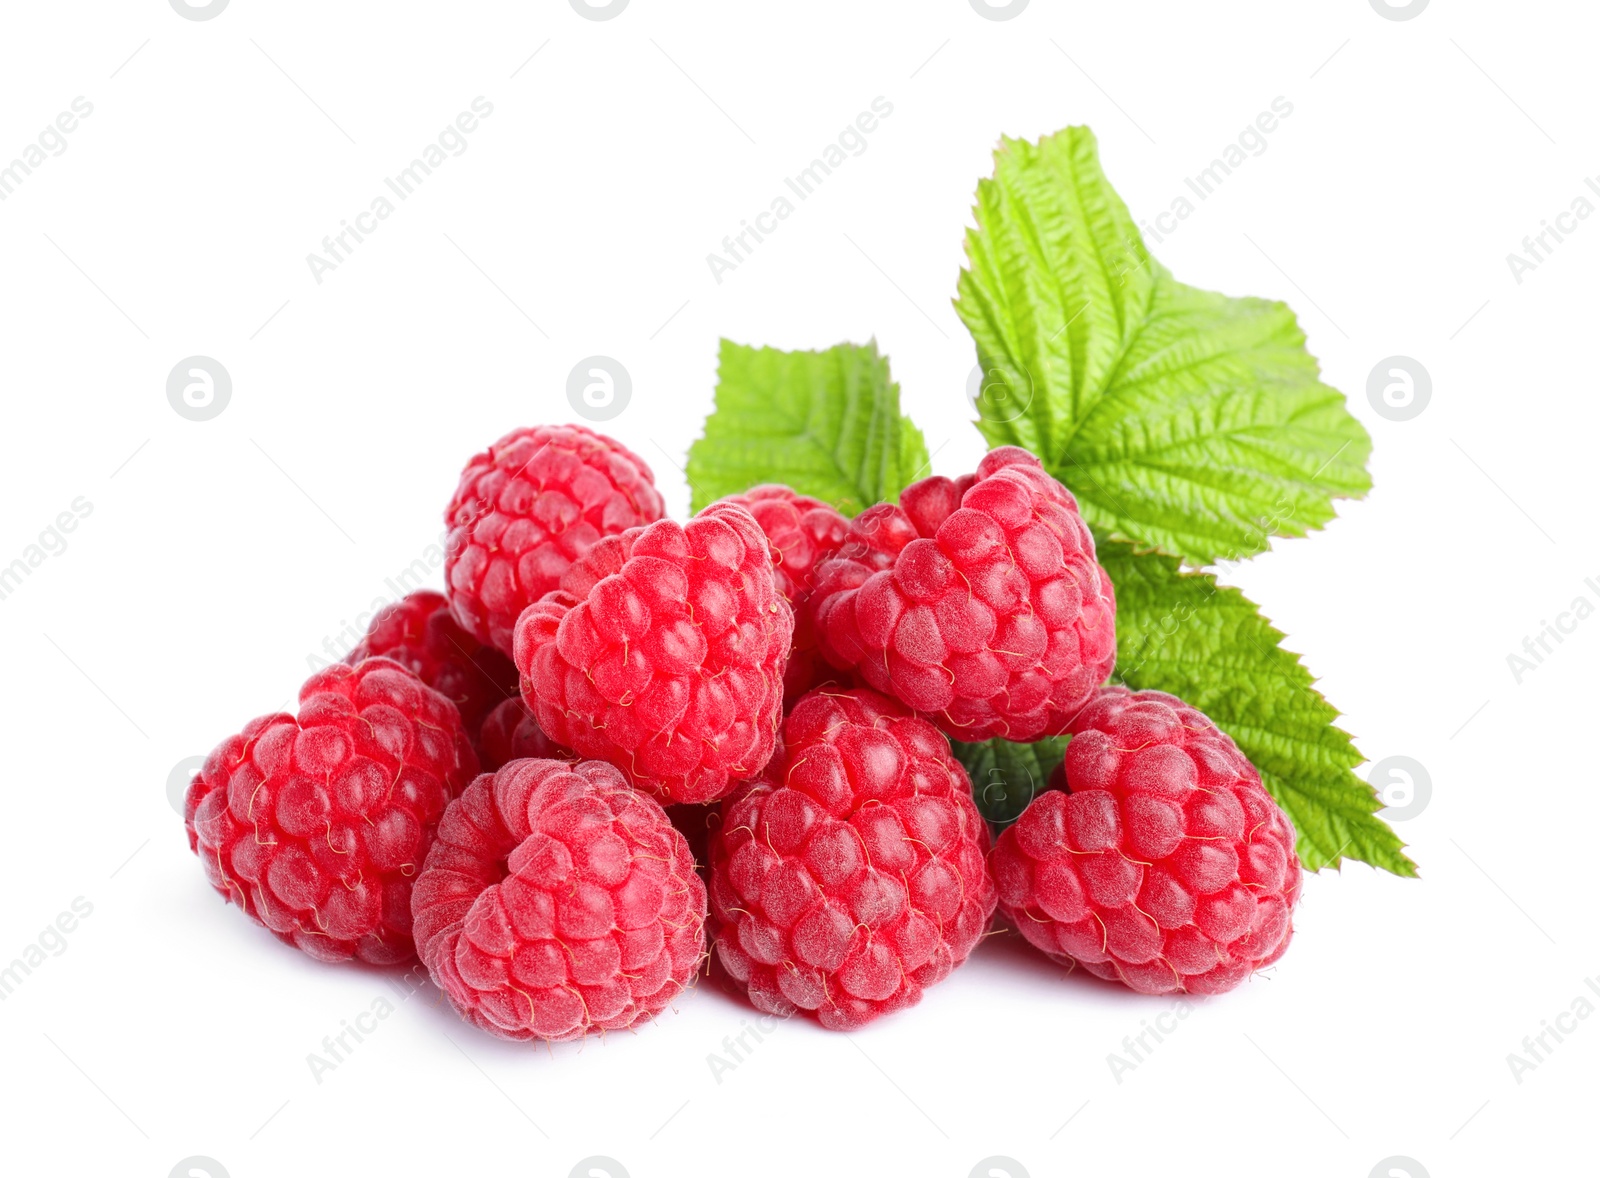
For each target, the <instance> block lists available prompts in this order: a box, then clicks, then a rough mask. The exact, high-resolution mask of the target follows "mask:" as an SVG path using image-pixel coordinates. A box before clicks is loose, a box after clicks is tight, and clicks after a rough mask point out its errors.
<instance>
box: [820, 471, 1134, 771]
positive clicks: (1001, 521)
mask: <svg viewBox="0 0 1600 1178" xmlns="http://www.w3.org/2000/svg"><path fill="white" fill-rule="evenodd" d="M811 608H812V613H813V616H814V618H815V623H816V628H817V634H818V636H819V645H820V647H821V650H822V653H823V655H824V657H826V658H827V660H828V661H829V662H830V663H832V664H833V665H834V666H835V667H838V668H840V669H842V670H853V671H854V672H855V673H856V674H857V675H859V676H860V678H861V679H863V680H865V681H866V683H867V684H869V685H870V686H872V687H874V688H876V689H878V690H879V691H883V692H887V693H888V694H890V695H893V696H895V697H896V698H897V699H899V700H900V701H901V702H902V703H904V704H906V705H907V706H908V707H911V708H914V709H916V710H917V711H919V712H922V713H923V714H925V715H927V716H928V717H930V718H931V719H932V720H933V721H934V723H936V724H938V725H939V727H940V728H942V729H943V730H944V731H945V732H946V733H948V734H949V735H951V736H953V737H955V738H957V739H959V740H967V741H977V740H987V739H989V738H990V737H994V736H1003V737H1005V738H1006V739H1008V740H1013V741H1023V742H1026V741H1033V740H1037V739H1039V738H1040V737H1042V736H1051V735H1057V734H1059V733H1061V732H1063V731H1065V729H1066V723H1067V721H1068V720H1069V719H1071V717H1072V715H1073V714H1074V713H1075V712H1076V711H1077V710H1078V709H1079V708H1080V707H1082V706H1083V705H1084V704H1085V703H1086V702H1087V701H1088V700H1089V698H1090V697H1091V696H1092V695H1093V693H1094V691H1095V689H1096V688H1098V687H1099V686H1100V685H1101V684H1102V683H1104V682H1105V680H1106V677H1107V676H1108V675H1109V674H1110V673H1111V667H1112V664H1113V663H1114V662H1115V660H1116V631H1115V621H1116V600H1115V598H1114V597H1113V596H1112V591H1111V580H1110V578H1109V577H1107V576H1106V573H1105V570H1104V569H1102V568H1101V567H1100V566H1099V565H1098V564H1097V563H1096V562H1095V552H1094V538H1093V536H1091V535H1090V533H1089V528H1088V526H1087V525H1086V524H1085V523H1084V522H1083V519H1082V517H1080V516H1079V515H1078V506H1077V502H1076V500H1074V499H1073V497H1072V495H1071V494H1070V493H1069V492H1068V491H1067V489H1066V488H1065V487H1063V486H1062V485H1061V484H1060V483H1058V482H1056V480H1055V479H1053V478H1051V477H1050V476H1049V475H1048V474H1046V473H1045V471H1044V468H1043V467H1041V466H1040V465H1039V460H1038V459H1037V458H1035V457H1034V456H1033V455H1032V454H1029V453H1028V452H1027V451H1026V450H1021V449H1018V448H1017V447H1015V446H1002V447H1001V448H1000V449H998V450H993V451H991V452H990V453H989V454H988V455H986V456H985V457H984V459H983V461H982V462H981V463H979V464H978V473H977V474H976V475H974V476H971V477H970V478H963V479H956V480H952V479H947V478H940V477H934V478H927V479H923V480H922V481H921V482H918V483H913V484H912V485H911V486H909V487H907V488H906V489H905V491H904V492H902V493H901V496H900V503H899V505H898V506H896V505H894V504H888V503H880V504H879V505H878V506H876V507H873V508H869V509H868V510H867V511H865V512H863V513H862V514H861V515H859V516H857V517H856V518H855V520H854V521H852V523H851V525H850V536H849V539H847V540H846V541H845V543H844V546H843V547H842V548H841V549H840V550H839V552H838V554H837V555H836V556H835V557H833V558H832V559H830V560H827V561H825V562H823V564H822V567H821V568H820V569H819V570H818V572H817V588H816V590H815V592H814V593H813V594H812V597H811Z"/></svg>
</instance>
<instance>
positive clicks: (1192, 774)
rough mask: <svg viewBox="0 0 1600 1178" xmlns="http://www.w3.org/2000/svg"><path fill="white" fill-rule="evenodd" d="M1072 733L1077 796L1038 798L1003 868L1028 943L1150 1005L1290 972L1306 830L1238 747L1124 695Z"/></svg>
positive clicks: (1069, 770)
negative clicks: (1297, 830)
mask: <svg viewBox="0 0 1600 1178" xmlns="http://www.w3.org/2000/svg"><path fill="white" fill-rule="evenodd" d="M1072 733H1073V736H1072V740H1071V742H1070V743H1069V744H1068V745H1067V756H1066V782H1067V790H1068V792H1065V793H1063V792H1061V791H1060V790H1049V791H1048V792H1046V793H1043V794H1040V795H1039V796H1038V797H1037V798H1035V799H1034V800H1033V801H1032V802H1031V803H1030V804H1029V805H1028V808H1027V809H1026V810H1024V811H1023V813H1022V817H1021V818H1019V819H1017V821H1016V824H1015V825H1013V826H1011V827H1010V828H1008V829H1007V830H1006V832H1005V833H1004V834H1002V835H1001V836H1000V841H999V843H998V844H997V845H996V847H995V849H994V854H993V855H992V856H991V857H990V863H991V866H992V867H993V868H994V875H995V880H996V881H997V883H998V884H999V888H1000V906H1001V908H1002V909H1003V910H1004V911H1005V913H1006V915H1007V916H1008V917H1010V918H1011V920H1012V922H1013V923H1014V924H1016V926H1017V928H1018V929H1019V930H1020V931H1021V932H1022V935H1023V936H1025V937H1026V938H1027V939H1028V940H1029V941H1031V942H1032V943H1033V944H1034V945H1036V946H1037V947H1038V948H1040V949H1042V950H1043V951H1044V952H1045V953H1046V954H1048V955H1049V956H1050V957H1052V958H1054V959H1055V960H1057V961H1060V962H1063V963H1066V964H1071V963H1072V962H1074V961H1076V962H1080V963H1081V964H1082V965H1083V966H1084V968H1085V969H1087V970H1088V971H1089V972H1090V973H1092V974H1094V975H1095V976H1096V977H1100V978H1105V979H1107V980H1108V981H1120V982H1122V983H1123V984H1124V985H1126V986H1129V987H1131V988H1132V989H1135V990H1138V991H1139V992H1140V993H1144V994H1167V993H1172V992H1174V991H1183V992H1186V993H1190V994H1219V993H1221V992H1222V991H1224V990H1230V989H1232V988H1233V987H1234V986H1237V985H1238V984H1239V983H1240V982H1242V981H1243V980H1244V979H1245V978H1246V977H1248V976H1249V975H1250V974H1251V972H1252V971H1254V970H1257V969H1261V968H1262V967H1264V966H1268V965H1271V964H1272V963H1273V962H1274V961H1276V960H1278V958H1279V957H1280V956H1282V955H1283V951H1284V950H1285V949H1287V948H1288V947H1289V937H1290V935H1291V933H1292V932H1293V928H1292V926H1291V923H1290V914H1291V912H1292V911H1293V909H1294V904H1295V901H1296V900H1297V899H1298V898H1299V895H1300V861H1299V860H1298V859H1297V858H1295V851H1294V827H1293V825H1292V824H1291V823H1290V822H1289V816H1288V815H1287V814H1285V813H1284V812H1283V811H1282V810H1281V809H1279V807H1278V804H1277V803H1276V802H1274V801H1273V800H1272V796H1271V795H1270V794H1268V793H1267V791H1266V789H1265V788H1264V787H1263V786H1262V784H1261V776H1260V774H1258V773H1257V772H1256V770H1255V766H1253V765H1251V764H1250V762H1249V761H1247V760H1246V759H1245V757H1244V754H1243V753H1241V752H1240V751H1239V749H1238V746H1236V745H1235V744H1234V743H1233V741H1232V740H1230V739H1229V738H1228V737H1227V736H1226V735H1225V734H1224V733H1223V732H1221V731H1220V730H1219V729H1218V728H1217V726H1216V725H1215V724H1213V723H1212V722H1211V721H1210V720H1208V719H1207V718H1206V717H1205V716H1204V715H1203V714H1201V713H1200V712H1198V711H1196V710H1195V709H1194V708H1192V707H1190V706H1189V705H1188V704H1186V703H1184V702H1183V701H1182V700H1180V699H1177V698H1176V697H1174V696H1170V695H1167V694H1165V693H1163V692H1159V691H1139V692H1131V691H1129V690H1128V689H1127V688H1125V687H1114V688H1107V689H1106V690H1105V691H1104V692H1102V693H1101V695H1100V696H1099V698H1098V699H1097V700H1095V701H1094V702H1093V703H1091V704H1090V705H1089V706H1088V707H1086V708H1085V709H1084V710H1083V711H1082V712H1080V713H1079V714H1078V717H1077V718H1076V719H1075V720H1074V721H1073V723H1072Z"/></svg>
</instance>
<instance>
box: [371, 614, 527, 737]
mask: <svg viewBox="0 0 1600 1178" xmlns="http://www.w3.org/2000/svg"><path fill="white" fill-rule="evenodd" d="M374 655H380V656H382V657H384V658H390V659H393V660H394V661H395V662H397V663H399V664H400V665H401V666H403V667H405V668H406V669H407V670H408V671H410V672H411V673H412V674H414V675H416V676H417V678H419V679H421V680H422V681H423V682H424V683H426V684H427V685H428V686H429V687H431V688H433V689H434V690H435V691H437V692H438V693H439V694H440V695H442V696H444V697H445V698H446V699H447V700H449V701H450V702H451V703H453V704H455V705H456V709H457V710H458V711H459V712H460V713H461V723H462V725H463V726H464V727H465V728H466V730H467V732H468V734H469V735H472V734H476V733H477V731H478V729H479V727H480V726H481V725H482V724H483V718H484V717H485V716H487V715H488V714H489V712H490V711H491V710H492V709H493V708H494V707H495V705H496V704H498V703H499V702H500V701H501V700H503V699H508V698H510V697H513V696H515V695H516V694H517V668H516V665H515V664H513V663H512V661H511V660H510V659H508V658H506V656H505V655H503V654H501V653H500V652H499V651H498V650H496V649H494V647H492V646H485V645H484V644H483V643H481V642H479V641H478V640H477V639H476V638H474V637H473V636H472V635H471V634H468V633H467V632H466V631H465V630H463V629H462V628H461V627H460V626H458V625H457V624H456V621H455V619H454V618H453V617H451V616H450V603H449V602H447V601H446V600H445V598H444V594H442V593H434V592H432V591H431V590H422V591H420V592H417V593H412V594H410V595H409V596H407V597H405V598H403V599H401V600H400V601H398V602H396V603H395V604H393V605H389V606H385V607H384V608H383V609H381V610H379V611H378V613H377V614H376V616H374V617H373V619H372V625H370V626H368V627H367V633H366V636H365V637H363V638H362V639H361V641H360V642H358V643H356V645H355V648H354V649H353V650H351V652H350V653H349V654H348V655H346V656H345V658H344V661H345V662H347V663H349V664H350V665H351V666H352V667H353V666H355V665H356V664H357V663H359V662H360V661H361V660H362V659H365V658H371V657H373V656H374ZM480 752H481V750H480Z"/></svg>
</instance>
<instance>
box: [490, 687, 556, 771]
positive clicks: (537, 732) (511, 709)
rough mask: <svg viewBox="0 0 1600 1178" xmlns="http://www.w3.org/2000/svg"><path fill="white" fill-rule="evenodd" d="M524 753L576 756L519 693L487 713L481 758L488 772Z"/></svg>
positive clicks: (546, 757)
mask: <svg viewBox="0 0 1600 1178" xmlns="http://www.w3.org/2000/svg"><path fill="white" fill-rule="evenodd" d="M524 757H537V758H539V759H541V760H555V761H560V760H571V759H572V758H571V754H570V753H568V752H567V751H566V750H565V749H564V748H562V747H561V746H560V745H558V744H557V743H556V742H555V741H553V740H551V739H550V738H549V737H548V736H546V735H545V734H544V730H543V729H541V728H540V727H539V722H538V721H537V720H535V719H534V718H533V713H532V712H530V711H528V705H527V704H526V703H525V702H523V699H522V697H521V696H520V695H519V696H516V697H515V698H513V699H508V700H506V701H505V702H504V703H502V704H500V705H499V706H498V707H497V708H495V710H494V711H492V712H490V713H489V715H488V716H487V717H485V719H484V721H483V727H482V728H481V729H480V730H479V732H478V759H479V761H481V762H482V764H483V771H484V772H485V773H493V772H494V771H495V770H496V769H499V768H501V767H502V766H504V765H508V764H510V763H511V762H512V761H518V760H521V759H523V758H524Z"/></svg>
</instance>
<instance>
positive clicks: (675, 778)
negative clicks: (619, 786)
mask: <svg viewBox="0 0 1600 1178" xmlns="http://www.w3.org/2000/svg"><path fill="white" fill-rule="evenodd" d="M793 627H794V618H793V614H792V613H791V612H790V610H789V606H788V604H787V603H786V602H785V601H784V600H783V597H782V596H781V595H780V594H779V593H778V590H777V585H776V583H775V581H774V579H773V573H772V558H771V555H770V553H769V549H768V545H767V538H766V536H764V535H763V534H762V532H761V529H760V527H759V526H757V524H756V521H755V520H754V519H752V518H751V516H750V513H749V512H747V511H745V510H744V509H743V508H742V507H735V506H733V505H732V504H729V503H713V504H712V505H711V506H710V507H708V508H706V509H705V510H704V511H702V512H701V513H700V514H699V515H697V516H696V517H695V518H694V519H692V520H690V521H689V522H688V523H687V524H678V523H675V522H673V521H671V520H662V521H661V522H659V523H654V524H651V525H649V526H648V527H644V528H634V529H632V530H630V531H627V532H624V533H623V534H622V535H620V536H608V537H607V538H606V539H604V540H601V541H600V542H598V543H597V544H595V546H594V547H593V548H591V549H590V550H589V552H588V553H587V554H586V555H585V556H584V557H583V558H582V559H581V560H579V561H578V562H577V563H576V564H574V565H573V566H572V568H571V569H569V570H568V572H567V575H566V576H565V577H563V578H562V579H561V590H560V591H559V592H556V593H551V594H549V595H548V596H546V597H545V598H544V599H543V600H541V601H538V602H536V603H535V604H533V605H531V606H529V607H528V609H527V610H526V611H525V612H524V613H523V615H522V618H521V620H520V621H519V622H518V623H517V645H516V659H517V668H518V670H520V671H521V672H522V694H523V697H524V698H525V699H526V700H527V701H528V703H529V706H530V707H531V708H532V709H533V714H534V716H535V717H536V718H537V719H538V721H539V727H541V728H543V729H544V730H545V732H546V733H547V734H549V736H550V737H551V738H552V739H553V740H555V741H556V743H557V744H560V745H563V746H564V747H566V748H570V749H572V750H574V751H575V752H577V753H578V755H579V756H583V757H598V758H600V759H601V760H606V761H610V762H611V763H612V764H613V765H615V766H617V767H618V768H619V769H621V770H622V771H623V772H624V773H626V774H627V775H628V777H629V779H630V780H631V781H632V782H633V783H634V784H635V785H637V786H639V787H640V788H641V789H645V790H648V791H649V792H651V793H653V794H656V795H657V796H658V797H660V798H661V799H662V800H663V801H673V802H709V801H714V800H716V799H718V798H721V797H724V796H726V795H727V793H728V792H729V791H730V790H731V789H733V787H734V786H735V785H736V784H737V783H738V782H740V781H741V780H743V779H745V778H747V777H749V776H751V775H752V774H754V773H757V772H759V771H760V769H761V767H762V766H763V765H765V764H766V763H767V761H768V760H769V759H771V757H772V752H773V747H774V742H775V741H776V739H777V731H778V724H779V722H780V719H781V712H780V708H781V705H782V703H783V668H784V661H785V660H786V659H787V658H788V655H789V643H790V641H791V637H792V634H793Z"/></svg>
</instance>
